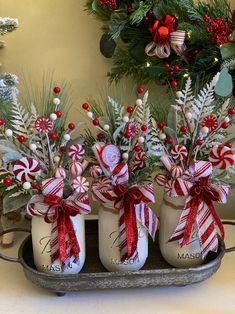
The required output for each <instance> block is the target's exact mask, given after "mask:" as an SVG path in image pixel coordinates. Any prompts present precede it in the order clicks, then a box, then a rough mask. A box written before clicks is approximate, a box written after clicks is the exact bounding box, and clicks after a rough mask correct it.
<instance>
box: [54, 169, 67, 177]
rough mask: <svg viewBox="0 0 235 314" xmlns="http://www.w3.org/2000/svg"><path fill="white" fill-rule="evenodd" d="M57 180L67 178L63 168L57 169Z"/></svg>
mask: <svg viewBox="0 0 235 314" xmlns="http://www.w3.org/2000/svg"><path fill="white" fill-rule="evenodd" d="M55 178H63V179H65V178H66V171H65V169H64V168H63V167H57V168H56V171H55Z"/></svg>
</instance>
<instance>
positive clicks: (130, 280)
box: [0, 221, 234, 296]
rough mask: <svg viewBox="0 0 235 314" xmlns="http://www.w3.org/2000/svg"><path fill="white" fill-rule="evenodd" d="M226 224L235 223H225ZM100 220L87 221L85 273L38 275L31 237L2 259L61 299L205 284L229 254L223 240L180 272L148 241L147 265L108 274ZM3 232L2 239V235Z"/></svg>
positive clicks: (155, 244) (0, 256)
mask: <svg viewBox="0 0 235 314" xmlns="http://www.w3.org/2000/svg"><path fill="white" fill-rule="evenodd" d="M225 224H234V223H232V222H231V223H230V222H225ZM97 229H98V228H97V221H86V243H87V248H86V262H85V266H84V268H83V269H82V271H81V272H80V273H79V274H77V275H54V274H48V273H43V272H39V271H38V270H36V267H35V265H34V262H33V251H32V241H31V236H28V237H27V238H26V239H25V240H24V241H23V243H22V245H21V247H20V249H19V253H18V258H12V257H7V256H4V255H2V254H0V258H1V259H4V260H7V261H10V262H17V263H20V264H21V265H22V266H23V271H24V273H25V276H26V278H27V279H28V280H30V281H31V282H32V283H34V284H35V285H37V286H39V287H42V288H45V289H47V290H50V291H53V292H55V293H56V294H57V295H58V296H62V295H64V294H65V293H66V292H70V291H83V290H97V289H115V288H116V289H117V288H140V287H158V286H170V285H174V286H185V285H189V284H193V283H197V282H200V281H203V280H205V279H207V278H209V277H210V276H212V275H213V274H214V273H215V272H216V271H217V270H218V269H219V267H220V264H221V260H222V258H223V256H224V254H225V252H226V251H228V252H231V251H233V250H234V248H230V249H227V250H226V249H225V245H224V243H223V242H222V241H220V248H219V251H218V253H217V254H215V253H212V252H211V253H210V254H209V255H208V257H207V259H206V260H205V262H204V263H203V265H201V266H199V267H194V268H189V269H177V268H173V267H172V266H170V265H169V264H168V263H167V262H166V261H165V260H164V259H163V257H162V256H161V253H160V250H159V247H158V243H157V241H156V242H155V243H152V241H149V256H148V259H147V262H146V264H145V266H144V267H143V268H142V269H141V270H139V271H134V272H108V271H106V269H105V268H104V267H103V266H102V264H101V262H100V260H99V254H98V230H97ZM12 231H28V230H25V229H22V228H15V229H10V230H8V231H7V232H12ZM7 232H6V231H5V232H2V233H0V236H1V235H2V234H3V233H7Z"/></svg>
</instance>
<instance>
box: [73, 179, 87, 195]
mask: <svg viewBox="0 0 235 314" xmlns="http://www.w3.org/2000/svg"><path fill="white" fill-rule="evenodd" d="M72 186H73V188H74V190H75V191H76V192H78V193H86V192H87V191H88V190H89V182H88V181H87V180H86V178H84V177H81V176H78V177H77V178H76V179H74V180H73V182H72Z"/></svg>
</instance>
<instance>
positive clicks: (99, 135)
mask: <svg viewBox="0 0 235 314" xmlns="http://www.w3.org/2000/svg"><path fill="white" fill-rule="evenodd" d="M97 138H98V140H99V141H101V140H102V139H103V138H104V134H103V133H99V134H97Z"/></svg>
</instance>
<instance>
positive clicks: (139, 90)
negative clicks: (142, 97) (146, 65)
mask: <svg viewBox="0 0 235 314" xmlns="http://www.w3.org/2000/svg"><path fill="white" fill-rule="evenodd" d="M137 91H138V93H139V94H143V92H144V88H143V86H139V87H138V89H137Z"/></svg>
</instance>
